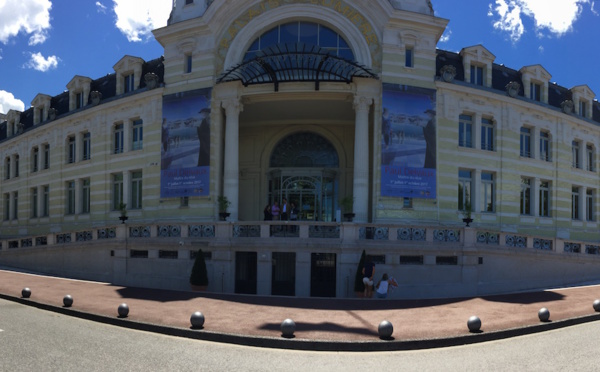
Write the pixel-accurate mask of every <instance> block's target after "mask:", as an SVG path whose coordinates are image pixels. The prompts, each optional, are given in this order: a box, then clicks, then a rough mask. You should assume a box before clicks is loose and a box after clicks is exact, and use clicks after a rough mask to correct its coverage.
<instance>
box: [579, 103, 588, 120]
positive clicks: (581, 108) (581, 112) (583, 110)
mask: <svg viewBox="0 0 600 372" xmlns="http://www.w3.org/2000/svg"><path fill="white" fill-rule="evenodd" d="M586 111H587V106H586V104H585V101H579V116H583V117H585V116H586V115H585V113H586Z"/></svg>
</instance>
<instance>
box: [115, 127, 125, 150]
mask: <svg viewBox="0 0 600 372" xmlns="http://www.w3.org/2000/svg"><path fill="white" fill-rule="evenodd" d="M114 153H115V154H121V153H123V124H117V125H115V140H114Z"/></svg>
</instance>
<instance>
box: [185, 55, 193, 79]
mask: <svg viewBox="0 0 600 372" xmlns="http://www.w3.org/2000/svg"><path fill="white" fill-rule="evenodd" d="M190 72H192V55H191V54H186V55H185V73H186V74H189V73H190Z"/></svg>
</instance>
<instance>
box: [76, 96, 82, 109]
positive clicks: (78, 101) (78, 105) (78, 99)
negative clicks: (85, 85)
mask: <svg viewBox="0 0 600 372" xmlns="http://www.w3.org/2000/svg"><path fill="white" fill-rule="evenodd" d="M75 100H76V101H75V108H82V107H83V92H79V93H77V94H76V95H75Z"/></svg>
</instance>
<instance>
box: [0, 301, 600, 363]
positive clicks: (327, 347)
mask: <svg viewBox="0 0 600 372" xmlns="http://www.w3.org/2000/svg"><path fill="white" fill-rule="evenodd" d="M0 298H2V299H4V300H8V301H13V302H18V303H20V304H23V305H27V306H32V307H35V308H38V309H41V310H46V311H52V312H55V313H59V314H63V315H68V316H73V317H76V318H80V319H85V320H90V321H94V322H99V323H104V324H109V325H114V326H118V327H124V328H129V329H135V330H138V331H146V332H152V333H159V334H164V335H169V336H175V337H183V338H189V339H196V340H202V341H211V342H220V343H227V344H235V345H242V346H252V347H264V348H273V349H289V350H305V351H353V352H356V351H363V352H364V351H404V350H423V349H434V348H442V347H451V346H459V345H468V344H474V343H480V342H487V341H495V340H501V339H506V338H511V337H517V336H523V335H528V334H533V333H539V332H544V331H550V330H554V329H560V328H564V327H569V326H573V325H577V324H583V323H589V322H593V321H598V320H600V314H593V315H585V316H581V317H576V318H570V319H564V320H559V321H550V322H544V323H541V324H537V325H532V326H527V327H520V328H511V329H506V330H502V331H494V332H489V333H485V332H479V333H471V334H465V335H459V336H455V337H445V338H434V339H418V340H396V339H394V338H392V339H391V340H377V341H317V340H307V339H295V338H283V337H282V338H277V337H259V336H248V335H241V334H232V333H223V332H215V331H205V330H202V329H192V328H191V327H190V328H189V329H186V328H178V327H167V326H163V325H158V324H151V323H144V322H139V321H133V320H128V319H125V318H119V317H117V316H115V317H110V316H106V315H100V314H93V313H87V312H83V311H79V310H75V309H73V308H70V307H68V308H67V307H60V306H54V305H49V304H45V303H40V302H36V301H32V300H29V299H25V298H22V297H15V296H9V295H5V294H1V293H0Z"/></svg>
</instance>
